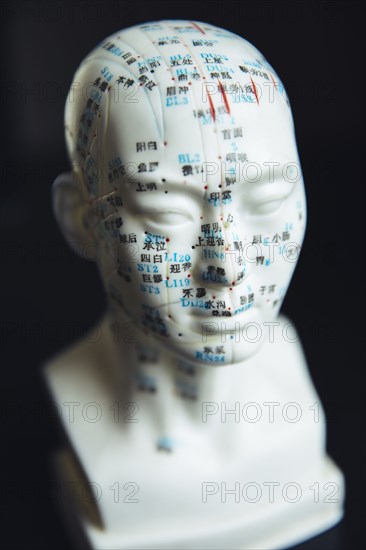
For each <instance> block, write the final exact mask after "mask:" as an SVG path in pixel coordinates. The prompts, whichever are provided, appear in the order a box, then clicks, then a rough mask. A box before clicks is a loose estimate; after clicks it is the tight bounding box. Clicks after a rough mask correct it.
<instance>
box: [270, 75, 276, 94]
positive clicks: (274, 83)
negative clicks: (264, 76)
mask: <svg viewBox="0 0 366 550" xmlns="http://www.w3.org/2000/svg"><path fill="white" fill-rule="evenodd" d="M269 74H270V75H271V73H269ZM271 80H272V82H273V85H274V87H275V90H277V84H276V82H275V81H274V80H273V76H272V75H271Z"/></svg>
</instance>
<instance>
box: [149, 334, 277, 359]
mask: <svg viewBox="0 0 366 550" xmlns="http://www.w3.org/2000/svg"><path fill="white" fill-rule="evenodd" d="M190 336H191V338H190ZM155 338H156V340H157V341H158V342H159V345H161V346H162V347H164V348H165V349H166V350H167V351H168V352H170V353H172V354H173V355H174V356H175V357H176V358H177V359H181V360H183V361H187V362H189V363H190V364H192V365H193V366H200V367H220V366H221V367H223V366H228V365H237V364H239V363H243V362H245V361H247V360H249V359H251V358H252V357H254V356H255V355H256V354H257V353H258V351H259V350H260V349H261V348H262V346H263V345H264V343H265V341H266V340H267V338H266V337H264V336H262V337H261V338H260V339H259V340H258V341H256V342H248V341H243V340H240V339H239V338H237V341H235V335H234V336H233V338H232V339H231V338H230V335H228V336H227V338H226V341H225V342H223V340H222V339H221V338H220V337H214V338H209V339H208V340H207V342H206V343H203V342H202V337H200V338H197V334H196V333H192V334H191V335H186V336H185V337H183V338H176V337H174V338H162V337H160V336H156V335H155ZM205 348H210V349H211V350H212V351H210V352H209V353H207V352H205ZM220 348H221V349H223V350H224V353H222V352H221V353H216V350H217V349H220Z"/></svg>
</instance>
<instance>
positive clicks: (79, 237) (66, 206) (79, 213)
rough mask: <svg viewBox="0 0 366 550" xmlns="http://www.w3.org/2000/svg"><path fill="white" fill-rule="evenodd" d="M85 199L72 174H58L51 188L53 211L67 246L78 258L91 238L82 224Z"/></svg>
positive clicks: (80, 186)
mask: <svg viewBox="0 0 366 550" xmlns="http://www.w3.org/2000/svg"><path fill="white" fill-rule="evenodd" d="M86 201H87V197H86V196H85V193H84V192H83V187H82V185H81V182H79V181H78V180H77V176H76V175H75V173H73V172H65V173H63V174H60V175H59V176H58V177H57V178H56V179H55V181H54V182H53V186H52V204H53V211H54V214H55V217H56V220H57V222H58V225H59V227H60V230H61V232H62V234H63V236H64V237H65V240H66V241H67V243H68V245H69V246H71V248H72V249H73V250H74V251H75V252H77V253H78V254H79V255H80V256H82V257H85V255H84V254H83V250H84V249H85V246H86V245H87V244H88V243H90V241H91V240H92V236H91V235H90V232H89V231H88V229H87V228H86V227H85V223H84V222H83V213H84V212H85V206H86Z"/></svg>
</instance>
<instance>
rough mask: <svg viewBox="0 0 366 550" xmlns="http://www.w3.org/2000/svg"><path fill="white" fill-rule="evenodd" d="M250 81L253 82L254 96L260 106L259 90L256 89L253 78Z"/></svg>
mask: <svg viewBox="0 0 366 550" xmlns="http://www.w3.org/2000/svg"><path fill="white" fill-rule="evenodd" d="M250 81H251V83H252V86H253V90H254V95H255V99H256V102H257V103H258V105H259V99H258V94H257V88H256V87H255V84H254V82H253V79H252V77H250Z"/></svg>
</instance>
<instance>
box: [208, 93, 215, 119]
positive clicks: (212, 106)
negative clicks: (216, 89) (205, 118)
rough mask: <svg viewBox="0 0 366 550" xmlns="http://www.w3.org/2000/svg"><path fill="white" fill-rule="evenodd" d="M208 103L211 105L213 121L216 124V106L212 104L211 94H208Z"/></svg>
mask: <svg viewBox="0 0 366 550" xmlns="http://www.w3.org/2000/svg"><path fill="white" fill-rule="evenodd" d="M208 101H209V103H210V112H211V116H212V119H213V121H214V122H215V120H216V113H215V107H214V104H213V103H212V99H211V96H210V94H208Z"/></svg>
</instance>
